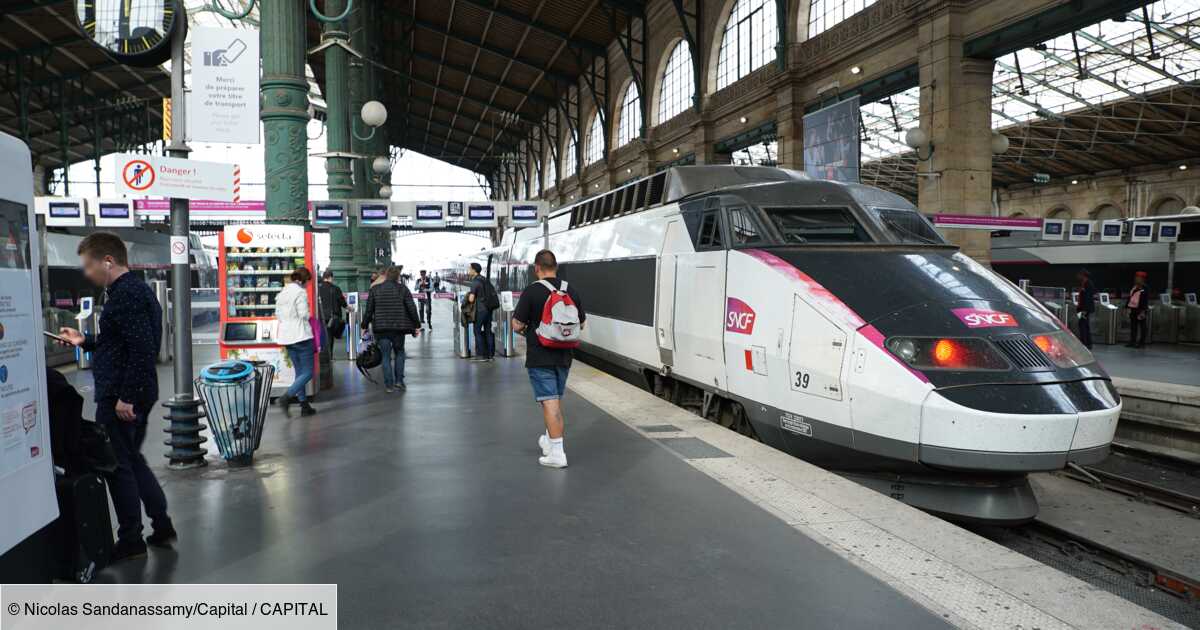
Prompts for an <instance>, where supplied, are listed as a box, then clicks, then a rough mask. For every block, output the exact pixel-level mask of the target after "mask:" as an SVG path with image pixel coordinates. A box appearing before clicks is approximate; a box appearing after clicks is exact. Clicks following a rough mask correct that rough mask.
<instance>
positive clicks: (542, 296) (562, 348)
mask: <svg viewBox="0 0 1200 630" xmlns="http://www.w3.org/2000/svg"><path fill="white" fill-rule="evenodd" d="M533 272H534V275H536V276H537V282H534V283H533V284H531V285H529V286H527V287H525V290H524V291H522V292H521V299H520V300H519V301H518V302H517V308H516V310H515V311H513V317H512V326H513V330H515V331H517V332H518V333H521V334H524V335H525V346H526V349H525V368H526V370H528V371H529V382H530V384H531V385H533V398H534V400H536V401H538V403H540V404H541V405H542V420H543V421H544V422H545V423H546V432H545V433H543V434H542V435H540V436H539V437H538V446H540V447H541V449H542V456H541V457H540V458H538V463H539V464H541V465H543V466H548V467H550V468H566V467H567V455H566V452H565V451H564V450H563V413H562V397H563V395H564V394H565V393H566V391H567V374H568V372H570V370H571V359H572V358H573V355H572V351H573V350H574V349H575V348H577V347H579V334H580V332H581V331H582V330H583V325H584V322H585V321H586V320H587V315H586V314H584V312H583V302H581V301H580V299H579V294H578V293H576V292H575V287H573V286H571V285H570V284H569V283H567V282H566V281H563V280H559V279H558V260H557V259H555V257H554V252H552V251H550V250H548V249H543V250H542V251H540V252H538V253H537V256H536V257H534V260H533Z"/></svg>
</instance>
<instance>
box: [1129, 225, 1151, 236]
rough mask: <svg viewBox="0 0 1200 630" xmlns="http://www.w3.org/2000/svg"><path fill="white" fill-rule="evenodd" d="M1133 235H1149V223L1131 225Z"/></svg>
mask: <svg viewBox="0 0 1200 630" xmlns="http://www.w3.org/2000/svg"><path fill="white" fill-rule="evenodd" d="M1133 235H1134V236H1150V226H1149V225H1135V226H1133Z"/></svg>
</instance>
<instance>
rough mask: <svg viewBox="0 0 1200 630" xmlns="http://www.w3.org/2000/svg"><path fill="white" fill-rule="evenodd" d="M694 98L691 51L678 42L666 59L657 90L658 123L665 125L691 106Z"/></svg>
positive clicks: (685, 43) (694, 82) (685, 45)
mask: <svg viewBox="0 0 1200 630" xmlns="http://www.w3.org/2000/svg"><path fill="white" fill-rule="evenodd" d="M695 97H696V73H695V70H694V68H693V67H692V50H691V48H690V47H689V46H688V45H687V42H685V41H683V40H680V41H679V43H678V44H675V48H674V49H672V50H671V56H670V57H667V67H666V68H663V75H662V81H661V82H660V83H659V88H658V122H659V124H662V123H665V122H667V121H668V120H671V119H672V118H674V117H676V116H678V115H680V114H682V113H683V111H684V110H686V109H687V108H689V107H691V106H692V99H693V98H695Z"/></svg>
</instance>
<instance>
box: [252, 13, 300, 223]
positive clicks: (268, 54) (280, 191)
mask: <svg viewBox="0 0 1200 630" xmlns="http://www.w3.org/2000/svg"><path fill="white" fill-rule="evenodd" d="M260 6H261V13H262V28H261V30H260V32H259V39H260V40H261V42H262V58H263V61H262V65H263V71H262V72H263V75H262V83H261V88H260V92H261V94H262V112H261V114H260V116H259V117H260V118H261V119H262V121H263V127H264V129H265V132H266V140H267V142H266V145H267V146H266V158H265V162H266V176H267V195H266V196H267V220H268V221H272V222H277V223H298V224H302V223H305V222H307V221H308V167H307V164H308V135H307V129H306V127H307V125H308V81H306V80H305V78H304V20H305V15H306V14H305V7H304V3H303V2H302V0H262V4H261V5H260Z"/></svg>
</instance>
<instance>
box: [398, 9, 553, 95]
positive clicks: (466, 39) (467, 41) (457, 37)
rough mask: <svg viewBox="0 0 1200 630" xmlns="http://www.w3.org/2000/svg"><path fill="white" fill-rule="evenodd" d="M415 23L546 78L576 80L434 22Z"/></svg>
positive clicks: (541, 63)
mask: <svg viewBox="0 0 1200 630" xmlns="http://www.w3.org/2000/svg"><path fill="white" fill-rule="evenodd" d="M413 23H414V24H416V25H417V27H418V28H423V29H425V30H427V31H430V32H432V33H437V34H438V35H441V36H442V37H445V38H447V39H451V40H454V41H456V42H460V43H463V44H466V45H468V46H474V47H475V48H478V49H480V50H483V51H486V52H489V53H491V54H493V55H496V56H498V57H503V58H505V59H511V60H512V62H513V63H516V64H520V65H522V66H525V67H527V68H530V69H532V70H536V71H538V72H545V73H546V76H551V77H554V78H556V79H558V80H560V81H562V82H565V83H570V82H572V81H574V80H575V77H573V76H571V75H568V74H563V73H561V72H558V71H556V70H551V69H550V68H547V67H546V65H547V64H545V63H544V62H539V61H536V60H533V59H528V58H525V57H517V56H516V55H515V54H514V53H513V52H512V51H511V50H505V49H503V48H500V47H499V46H493V45H491V44H489V43H487V42H481V41H479V40H477V39H474V38H472V37H467V36H466V35H457V34H455V33H451V32H449V31H447V30H446V29H445V28H443V27H441V26H439V25H437V24H434V23H432V22H426V21H425V20H413Z"/></svg>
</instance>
